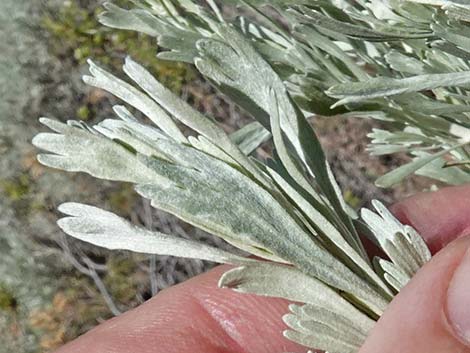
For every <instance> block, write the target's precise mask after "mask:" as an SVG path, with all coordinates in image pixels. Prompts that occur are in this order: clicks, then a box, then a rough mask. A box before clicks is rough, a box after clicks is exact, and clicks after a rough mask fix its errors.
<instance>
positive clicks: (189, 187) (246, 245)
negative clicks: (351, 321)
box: [136, 140, 388, 312]
mask: <svg viewBox="0 0 470 353" xmlns="http://www.w3.org/2000/svg"><path fill="white" fill-rule="evenodd" d="M158 148H159V149H160V150H161V151H162V152H163V153H164V154H165V155H167V156H171V158H172V160H173V164H171V163H168V162H165V161H161V160H156V159H149V158H144V159H145V160H146V161H147V165H148V167H149V168H152V169H153V170H154V171H155V172H156V173H158V174H161V175H162V176H163V177H165V178H169V179H170V180H172V181H173V184H168V183H165V184H158V183H153V184H147V185H139V186H137V188H136V190H137V191H138V192H139V193H140V194H141V195H142V196H144V197H146V198H149V199H151V200H152V205H153V206H155V207H157V208H159V209H162V210H165V211H167V212H170V213H172V214H175V215H176V216H178V217H179V218H181V219H183V220H185V221H187V222H189V223H191V224H193V225H195V226H197V227H199V228H202V229H204V230H206V231H208V232H210V233H212V234H214V235H217V236H220V237H222V238H224V239H225V240H227V241H228V242H230V243H232V244H234V245H235V246H238V247H240V248H242V249H243V250H246V251H249V252H251V253H253V254H256V255H259V256H262V257H265V258H268V259H271V260H281V261H284V262H288V263H292V264H294V265H296V266H297V267H298V268H299V269H300V270H301V271H303V272H305V273H307V274H309V275H310V276H312V277H316V278H318V279H320V280H322V281H324V282H325V283H328V284H329V285H331V286H333V287H335V288H338V289H341V290H344V291H346V292H348V293H351V294H352V295H354V296H356V297H357V298H360V300H362V301H364V302H367V303H370V306H372V307H373V308H374V310H376V311H377V312H381V311H382V310H383V309H384V308H385V306H386V305H387V301H388V300H387V299H386V298H385V297H383V296H382V295H381V294H378V292H376V290H375V289H373V288H372V287H371V286H370V285H369V284H368V283H367V282H366V281H364V280H363V279H362V278H360V277H359V276H357V275H356V274H355V273H354V272H352V271H351V270H350V269H349V268H347V267H346V266H345V265H344V264H343V263H341V262H340V261H339V260H337V259H336V258H334V257H333V256H332V255H331V254H330V253H329V252H328V251H326V250H325V249H324V248H323V247H322V246H320V245H319V244H318V243H317V242H316V241H315V240H314V239H312V238H311V237H310V236H309V235H308V234H307V233H306V231H305V230H304V229H303V228H302V226H301V224H299V223H298V221H296V220H295V218H293V216H292V214H290V213H289V212H288V211H287V210H286V209H284V208H283V207H282V206H281V205H280V204H279V203H278V201H277V200H276V199H274V198H273V196H272V195H271V194H270V193H269V192H267V191H266V190H265V189H263V188H262V187H261V186H259V184H257V183H255V182H253V181H252V180H251V179H250V178H248V177H246V176H245V175H243V174H242V173H240V172H239V171H237V170H236V169H234V168H232V167H231V166H229V165H227V164H226V163H224V162H223V161H220V160H218V159H215V158H213V157H210V156H208V155H206V154H204V153H202V152H200V151H197V150H196V149H194V148H191V147H187V146H184V145H181V144H177V143H174V142H171V141H165V140H161V141H159V144H158ZM260 249H261V250H260ZM312 258H315V261H312Z"/></svg>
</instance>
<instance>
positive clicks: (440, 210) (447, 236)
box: [391, 185, 470, 253]
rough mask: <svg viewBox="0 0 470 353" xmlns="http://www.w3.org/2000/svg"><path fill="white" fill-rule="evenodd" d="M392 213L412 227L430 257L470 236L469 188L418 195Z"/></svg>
mask: <svg viewBox="0 0 470 353" xmlns="http://www.w3.org/2000/svg"><path fill="white" fill-rule="evenodd" d="M391 209H392V211H393V213H394V214H395V215H396V216H397V217H398V218H399V219H400V220H401V221H402V222H403V223H406V224H409V225H411V226H413V227H414V228H415V229H416V230H417V231H418V232H419V233H420V234H421V235H422V236H423V237H424V239H425V240H426V242H427V244H428V246H429V248H430V249H431V251H432V252H433V253H435V252H437V251H439V250H440V249H442V248H443V247H444V246H446V245H447V244H449V243H450V242H451V241H453V240H454V239H456V238H458V237H460V236H462V235H466V234H470V185H464V186H455V187H448V188H444V189H441V190H439V191H436V192H426V193H421V194H418V195H416V196H413V197H410V198H408V199H406V200H404V201H401V202H399V203H397V204H396V205H394V206H392V208H391Z"/></svg>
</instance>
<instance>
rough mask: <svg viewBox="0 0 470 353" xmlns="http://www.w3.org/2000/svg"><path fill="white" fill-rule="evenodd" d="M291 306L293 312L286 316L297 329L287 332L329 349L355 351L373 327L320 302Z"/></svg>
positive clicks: (319, 347) (286, 333)
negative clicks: (360, 323)
mask: <svg viewBox="0 0 470 353" xmlns="http://www.w3.org/2000/svg"><path fill="white" fill-rule="evenodd" d="M289 309H290V311H291V314H287V315H285V316H284V317H283V319H284V322H286V324H287V325H288V326H289V327H290V328H291V329H293V330H294V331H285V332H284V334H285V335H287V337H289V336H290V335H293V336H297V337H298V338H299V340H305V342H310V344H309V347H311V348H317V349H322V350H327V351H328V352H345V351H347V352H350V351H351V350H352V351H353V352H356V351H357V350H358V349H359V347H360V346H361V345H362V344H363V343H364V341H365V340H366V338H367V336H368V334H369V331H370V330H371V328H372V327H369V328H366V327H361V326H358V325H357V324H354V323H353V322H352V321H351V320H350V319H349V318H348V317H347V316H342V315H339V314H337V313H336V312H335V311H331V310H329V309H326V308H324V307H322V306H319V305H312V304H306V305H302V306H299V305H295V304H291V305H290V306H289ZM295 331H296V332H295ZM341 347H343V349H341Z"/></svg>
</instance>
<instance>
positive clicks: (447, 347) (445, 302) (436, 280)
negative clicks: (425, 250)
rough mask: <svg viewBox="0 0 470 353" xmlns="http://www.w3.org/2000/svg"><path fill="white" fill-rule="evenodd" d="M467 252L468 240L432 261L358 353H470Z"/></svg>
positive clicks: (387, 313) (420, 272) (396, 301)
mask: <svg viewBox="0 0 470 353" xmlns="http://www.w3.org/2000/svg"><path fill="white" fill-rule="evenodd" d="M469 248H470V238H469V237H464V238H461V239H458V240H456V241H455V242H454V243H452V244H451V245H449V246H448V247H446V248H445V249H443V250H442V251H441V252H439V253H438V254H437V255H436V256H435V257H433V259H432V260H431V261H430V262H429V263H428V264H426V265H425V266H424V267H423V268H422V269H421V270H420V271H419V272H418V273H417V274H416V276H415V277H413V279H412V280H411V282H410V283H409V284H408V285H407V286H406V287H405V288H404V289H403V290H402V291H401V292H400V294H399V295H398V296H397V297H396V298H395V299H394V300H393V301H392V303H391V304H390V306H389V308H388V309H387V311H386V312H385V313H384V315H383V316H382V317H381V318H380V320H379V322H378V323H377V325H376V326H375V327H374V329H373V330H372V332H371V334H370V336H369V337H368V338H367V340H366V343H365V344H364V346H363V347H362V349H361V350H360V353H377V352H381V353H396V352H400V353H416V352H423V353H424V352H426V353H450V352H452V353H470V348H469V347H470V336H469V334H470V321H469V318H470V311H469V309H468V308H470V278H469V274H470V254H469V252H468V251H469V250H468V249H469ZM462 332H464V333H462ZM465 335H467V336H466V337H467V338H465Z"/></svg>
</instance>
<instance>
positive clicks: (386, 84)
mask: <svg viewBox="0 0 470 353" xmlns="http://www.w3.org/2000/svg"><path fill="white" fill-rule="evenodd" d="M448 86H450V87H466V86H470V72H469V71H463V72H453V73H444V74H429V75H418V76H413V77H408V78H404V79H395V78H386V77H378V78H373V79H370V80H368V81H362V82H348V83H344V84H340V85H336V86H333V87H331V88H330V89H329V90H328V91H327V92H326V93H327V94H328V95H329V96H331V97H334V98H338V99H340V100H339V101H338V102H337V103H335V105H334V106H338V105H342V104H347V103H354V102H361V101H364V100H368V99H372V98H383V97H388V96H394V95H398V94H404V93H410V92H418V91H425V90H432V89H435V88H439V87H448Z"/></svg>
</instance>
